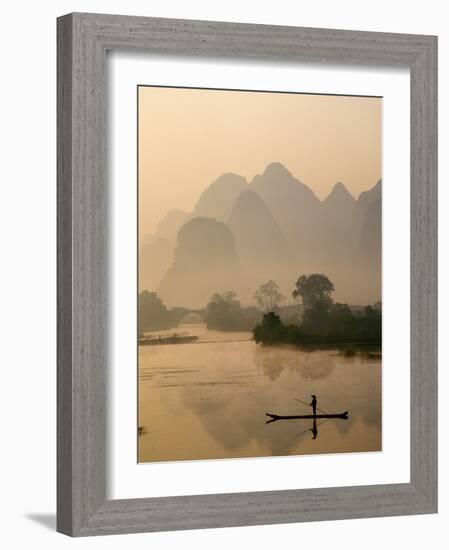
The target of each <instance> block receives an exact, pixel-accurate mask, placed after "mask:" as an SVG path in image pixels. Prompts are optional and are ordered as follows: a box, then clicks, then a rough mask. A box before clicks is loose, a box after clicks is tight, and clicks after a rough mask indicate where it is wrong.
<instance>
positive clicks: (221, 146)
mask: <svg viewBox="0 0 449 550" xmlns="http://www.w3.org/2000/svg"><path fill="white" fill-rule="evenodd" d="M381 110H382V100H381V99H380V98H370V97H348V96H324V95H308V94H285V93H272V92H271V93H267V92H235V91H221V90H195V89H181V88H153V87H140V88H139V218H140V224H139V225H140V234H141V236H143V235H146V234H148V233H152V232H153V231H154V229H155V227H156V225H157V224H158V222H159V221H160V220H161V219H162V218H163V217H164V216H165V214H166V213H167V212H168V210H171V209H174V208H179V209H181V210H185V211H187V212H189V211H191V210H192V208H193V207H194V205H195V203H196V201H197V200H198V197H199V195H200V193H201V192H202V191H203V190H204V189H205V188H206V187H207V186H208V185H209V184H210V183H211V182H212V181H214V180H215V179H216V178H218V177H219V176H220V175H222V174H224V173H226V172H235V173H237V174H240V175H242V176H244V177H245V178H246V179H247V180H248V181H251V179H252V178H253V176H254V175H256V174H261V173H262V172H263V171H264V169H265V167H266V166H267V164H269V163H270V162H281V163H282V164H284V165H285V166H286V167H287V168H288V170H289V171H290V172H291V173H292V174H293V175H294V176H295V177H296V178H298V179H299V180H300V181H302V182H303V183H305V184H306V185H307V186H308V187H310V188H311V189H312V190H313V191H314V192H315V194H316V195H317V196H318V197H319V198H320V199H323V198H324V197H326V195H327V194H328V193H329V192H330V190H331V189H332V186H333V185H334V184H335V183H336V182H337V181H341V182H343V183H344V184H345V186H346V187H347V188H348V190H349V191H350V192H351V193H352V194H353V195H354V197H356V198H357V197H358V195H359V194H360V193H361V192H362V191H364V190H366V189H369V188H371V187H372V186H373V185H374V184H375V183H376V182H377V180H378V179H379V178H380V177H381V170H382V168H381V130H382V129H381V122H382V114H381V113H382V111H381Z"/></svg>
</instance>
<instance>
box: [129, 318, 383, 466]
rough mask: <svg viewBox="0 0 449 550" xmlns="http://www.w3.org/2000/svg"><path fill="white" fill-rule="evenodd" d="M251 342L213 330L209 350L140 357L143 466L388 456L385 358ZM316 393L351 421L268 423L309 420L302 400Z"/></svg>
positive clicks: (172, 349) (161, 351)
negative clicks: (282, 418) (280, 418)
mask: <svg viewBox="0 0 449 550" xmlns="http://www.w3.org/2000/svg"><path fill="white" fill-rule="evenodd" d="M201 330H203V331H204V330H205V329H204V328H201ZM197 331H198V332H200V329H197ZM200 334H201V332H200ZM220 336H221V338H222V339H226V342H220V340H219V338H220ZM248 336H249V335H242V333H238V341H232V340H233V335H232V334H230V333H218V334H210V333H209V331H205V334H204V340H207V343H197V344H185V345H165V346H143V347H141V348H140V349H139V358H140V364H139V374H140V377H139V425H141V426H144V427H145V433H144V434H142V435H141V436H140V437H139V460H140V461H166V460H192V459H207V458H233V457H246V456H276V455H277V456H279V455H288V454H310V453H333V452H351V451H373V450H379V449H380V448H381V364H380V360H372V359H371V360H367V359H363V358H361V357H355V358H344V357H342V356H339V355H337V354H336V353H335V352H334V351H315V352H303V351H300V350H298V349H296V348H261V347H259V346H257V345H256V344H254V342H252V341H248ZM236 339H237V338H236ZM245 340H246V341H245ZM313 393H316V394H317V395H318V396H319V405H320V406H322V407H323V408H324V410H327V411H335V412H339V411H346V410H349V411H350V417H349V419H348V420H346V421H342V420H331V421H330V422H323V425H321V424H320V421H318V422H317V423H316V425H315V426H314V425H313V422H312V424H311V421H310V420H297V421H288V422H277V423H274V424H271V425H267V424H266V423H265V421H266V417H265V413H266V412H267V411H275V412H276V413H278V414H284V415H292V414H293V415H301V414H310V408H307V407H306V406H305V405H302V404H301V403H298V402H297V401H295V398H296V399H297V398H299V399H308V397H309V396H310V395H311V394H313ZM324 423H325V426H324ZM301 433H302V434H303V435H298V434H301ZM307 434H309V435H311V437H307Z"/></svg>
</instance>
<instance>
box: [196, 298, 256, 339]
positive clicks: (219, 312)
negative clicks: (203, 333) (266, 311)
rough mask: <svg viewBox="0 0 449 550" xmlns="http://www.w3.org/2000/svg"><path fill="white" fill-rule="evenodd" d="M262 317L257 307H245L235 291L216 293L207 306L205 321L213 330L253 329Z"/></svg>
mask: <svg viewBox="0 0 449 550" xmlns="http://www.w3.org/2000/svg"><path fill="white" fill-rule="evenodd" d="M259 319H260V314H259V312H258V311H257V309H256V308H243V307H242V305H241V303H240V301H239V300H238V299H237V294H236V293H235V292H233V291H227V292H222V293H218V292H217V293H215V294H214V295H213V296H212V298H211V299H210V302H209V303H208V304H207V306H206V313H205V321H206V324H207V328H208V329H211V330H223V331H227V330H229V331H233V330H235V331H238V330H251V329H252V328H253V327H254V325H255V323H257V322H258V321H259Z"/></svg>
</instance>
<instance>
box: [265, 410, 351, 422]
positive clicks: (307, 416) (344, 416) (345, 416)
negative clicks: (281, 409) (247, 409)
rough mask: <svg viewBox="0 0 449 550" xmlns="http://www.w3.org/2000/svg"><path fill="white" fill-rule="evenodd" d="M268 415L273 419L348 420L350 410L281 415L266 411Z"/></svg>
mask: <svg viewBox="0 0 449 550" xmlns="http://www.w3.org/2000/svg"><path fill="white" fill-rule="evenodd" d="M265 414H266V416H269V417H270V418H271V420H300V419H311V420H313V419H314V418H317V419H318V418H340V419H341V420H347V419H348V414H349V413H348V411H345V412H343V413H339V414H316V415H313V414H302V415H279V414H271V413H265Z"/></svg>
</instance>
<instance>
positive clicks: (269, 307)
mask: <svg viewBox="0 0 449 550" xmlns="http://www.w3.org/2000/svg"><path fill="white" fill-rule="evenodd" d="M254 298H255V299H256V302H257V304H258V305H259V307H260V309H261V310H262V311H263V312H264V313H268V312H270V311H275V310H277V309H278V308H279V304H280V303H281V302H283V301H284V300H285V296H283V295H282V294H281V293H280V291H279V286H278V285H277V283H275V282H274V281H268V282H267V283H265V284H263V285H260V287H259V288H258V289H257V290H256V292H255V293H254Z"/></svg>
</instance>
